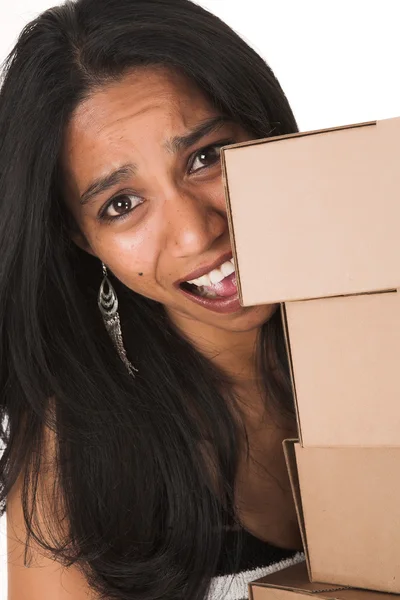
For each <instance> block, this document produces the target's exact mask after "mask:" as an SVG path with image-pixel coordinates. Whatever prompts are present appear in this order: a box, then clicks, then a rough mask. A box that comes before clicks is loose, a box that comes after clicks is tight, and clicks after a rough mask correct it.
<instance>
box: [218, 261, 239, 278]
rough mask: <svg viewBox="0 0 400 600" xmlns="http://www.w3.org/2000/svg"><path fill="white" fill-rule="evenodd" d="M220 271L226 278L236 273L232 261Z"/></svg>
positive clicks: (222, 266) (221, 267)
mask: <svg viewBox="0 0 400 600" xmlns="http://www.w3.org/2000/svg"><path fill="white" fill-rule="evenodd" d="M220 269H221V271H222V273H223V274H224V277H228V275H231V274H232V273H233V272H234V271H235V267H234V266H233V264H232V263H231V261H230V260H228V261H227V262H225V263H224V264H223V265H221V266H220Z"/></svg>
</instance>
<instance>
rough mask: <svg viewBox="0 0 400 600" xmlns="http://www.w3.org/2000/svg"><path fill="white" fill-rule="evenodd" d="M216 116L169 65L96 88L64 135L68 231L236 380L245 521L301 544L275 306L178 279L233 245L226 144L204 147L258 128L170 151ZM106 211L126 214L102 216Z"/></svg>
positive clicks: (233, 128) (271, 536) (277, 539)
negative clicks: (274, 390)
mask: <svg viewBox="0 0 400 600" xmlns="http://www.w3.org/2000/svg"><path fill="white" fill-rule="evenodd" d="M215 116H218V112H217V111H216V109H215V108H214V107H213V106H212V104H211V103H210V102H209V101H208V99H207V98H206V97H205V96H204V94H203V93H202V91H201V90H200V89H199V88H198V87H197V86H196V85H195V84H194V83H193V82H192V81H190V80H189V79H187V78H186V77H185V76H184V75H182V74H181V73H179V72H176V71H173V70H170V69H167V68H161V67H151V68H150V67H147V68H140V69H136V70H134V71H132V72H131V73H129V74H128V75H126V76H125V77H124V78H122V79H120V80H119V81H117V82H113V83H112V84H108V85H107V86H105V87H103V88H101V89H99V90H97V91H95V92H94V93H93V94H92V95H91V96H90V97H89V98H88V99H86V100H85V101H84V102H82V103H81V104H80V105H79V106H78V107H77V109H76V110H75V112H74V114H73V116H72V118H71V121H70V123H69V125H68V127H67V130H66V133H65V143H64V149H63V166H64V170H65V174H66V182H67V189H66V201H67V204H68V207H69V209H70V211H71V213H72V215H73V217H74V220H75V222H76V224H77V226H78V229H79V232H76V231H75V232H71V235H72V237H73V239H74V241H75V243H76V244H78V245H79V246H80V247H81V248H83V249H84V250H86V251H87V252H89V253H91V254H93V255H94V256H96V257H98V258H99V261H100V260H101V261H103V262H104V263H105V265H106V266H107V267H108V269H109V271H111V272H112V273H113V274H114V275H115V276H116V277H117V278H118V279H119V280H120V281H122V282H123V283H124V284H125V285H126V286H127V287H129V288H130V289H132V290H133V291H135V292H137V293H139V294H142V295H143V296H146V297H148V298H151V299H153V300H156V301H158V302H160V303H162V304H164V306H165V308H166V310H167V312H168V315H169V317H170V318H171V320H172V321H173V322H174V323H175V324H176V325H177V327H178V328H179V329H180V330H181V331H182V333H183V334H184V335H186V336H187V337H188V338H189V339H190V340H191V341H192V343H193V344H194V345H195V346H196V347H197V348H198V349H199V350H200V351H201V352H203V353H204V354H205V355H206V356H208V357H209V358H210V359H211V360H213V361H215V362H216V363H217V364H218V365H219V366H220V367H222V368H223V369H224V370H225V371H226V372H227V373H228V374H229V375H230V376H231V377H232V378H233V380H234V381H235V382H236V391H237V392H238V395H239V397H240V396H241V397H242V398H243V399H245V400H244V406H245V413H246V421H247V432H248V435H249V445H250V448H251V449H252V458H253V461H252V462H251V464H250V463H249V461H248V459H247V458H245V457H243V460H242V463H241V465H240V467H239V473H238V486H239V489H238V503H239V510H240V511H241V512H242V517H243V521H244V522H245V523H247V524H248V528H249V529H250V530H252V531H253V532H255V533H256V535H258V536H259V537H262V538H264V539H266V540H268V541H271V542H273V543H275V544H277V545H282V546H286V547H292V548H294V547H300V546H301V542H300V538H299V532H298V528H297V521H296V516H295V513H294V506H293V501H292V496H291V493H290V486H289V482H288V479H287V474H286V468H285V464H284V460H283V453H282V446H281V443H282V439H283V438H285V437H295V436H296V433H295V432H294V431H293V428H291V426H289V425H288V424H287V423H286V424H284V423H278V422H277V420H275V421H273V422H272V421H270V420H268V419H266V415H265V406H264V402H263V399H262V397H261V395H260V392H259V389H258V386H257V380H256V373H255V366H254V350H255V345H256V338H257V334H258V331H259V329H260V327H261V325H262V324H263V323H264V322H266V321H267V320H268V319H269V318H270V317H271V316H272V314H273V313H274V312H275V310H276V309H277V305H264V306H256V307H246V308H240V309H239V310H238V311H237V312H235V313H231V314H218V313H215V312H212V311H210V310H208V309H206V308H204V307H202V306H199V305H197V304H195V303H193V302H191V301H190V300H189V299H187V298H186V297H185V296H184V295H183V294H182V293H181V292H180V291H179V290H177V289H176V288H175V287H174V285H173V284H174V282H175V281H176V280H178V279H182V278H184V279H187V277H186V276H187V275H188V274H189V273H191V272H192V271H194V270H195V269H198V268H199V267H203V266H206V265H209V264H211V263H212V262H213V261H215V260H216V259H218V258H219V257H220V256H221V255H222V254H224V253H226V252H228V251H229V250H231V244H230V237H229V229H228V220H227V214H226V204H225V196H224V188H223V183H222V174H221V167H220V161H219V154H218V148H215V147H214V148H213V149H211V150H209V151H208V153H207V154H205V155H203V158H202V152H201V150H204V148H205V147H207V146H210V145H212V144H214V145H215V144H220V145H226V144H227V143H234V142H240V141H244V140H249V139H252V136H251V135H250V134H249V132H247V131H245V130H244V129H243V128H242V127H240V126H239V125H238V124H236V123H234V122H226V123H224V124H223V125H222V126H220V128H219V129H218V130H216V131H214V132H212V133H209V134H207V135H206V136H204V137H203V138H202V139H200V140H199V141H197V142H196V143H195V144H193V145H192V146H191V147H189V148H186V149H182V148H181V149H179V150H176V149H175V150H173V148H172V146H173V144H172V140H173V138H174V137H176V136H184V135H186V134H187V133H188V132H189V131H190V130H192V129H193V128H195V127H197V126H198V125H199V124H200V123H202V122H204V121H205V120H207V119H210V118H211V117H215ZM221 142H223V143H221ZM131 162H132V163H135V165H136V170H135V173H134V174H130V175H129V176H128V177H127V178H126V180H125V181H123V182H120V183H118V184H116V185H114V186H113V187H111V188H110V189H108V190H107V191H103V192H102V193H100V194H98V195H96V196H94V197H93V198H92V200H91V201H90V202H88V203H87V204H86V205H84V206H82V204H81V203H80V197H81V196H82V194H83V193H84V192H85V190H87V188H88V187H89V186H90V185H91V184H92V182H93V181H94V180H95V179H97V178H99V177H102V176H104V175H106V174H108V173H109V172H110V171H111V170H113V169H115V168H119V167H120V166H122V165H125V164H126V163H131ZM118 194H124V197H123V198H122V200H123V202H122V204H121V203H120V204H118V203H117V202H114V203H113V204H112V205H111V206H109V207H108V209H106V206H107V204H108V203H109V201H110V199H111V198H115V197H116V196H117V195H118ZM135 206H136V208H135V209H134V210H130V209H131V208H133V207H135ZM103 210H107V214H108V215H109V216H117V215H118V214H124V213H125V214H127V217H126V218H125V219H122V220H120V221H118V220H116V221H111V222H109V223H108V222H106V221H101V220H100V219H99V214H100V213H101V212H102V211H103ZM129 211H130V212H129ZM99 267H100V263H99ZM99 285H100V268H99ZM266 497H268V498H269V506H268V507H266V506H265V498H266Z"/></svg>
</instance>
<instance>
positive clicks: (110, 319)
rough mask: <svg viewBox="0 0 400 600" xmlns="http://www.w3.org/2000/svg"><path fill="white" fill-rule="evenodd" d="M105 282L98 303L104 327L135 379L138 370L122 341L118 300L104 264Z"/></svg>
mask: <svg viewBox="0 0 400 600" xmlns="http://www.w3.org/2000/svg"><path fill="white" fill-rule="evenodd" d="M101 264H102V267H103V281H102V282H101V286H100V290H99V295H98V300H97V303H98V305H99V309H100V312H101V314H102V317H103V321H104V325H105V327H106V329H107V331H108V334H109V336H110V338H111V339H112V341H113V343H114V345H115V347H116V349H117V352H118V354H119V356H120V358H121V360H122V362H123V363H124V365H125V366H126V368H127V369H128V371H129V373H130V375H133V377H135V374H134V371H136V372H138V370H137V369H136V368H135V367H134V366H133V365H132V364H131V363H130V362H129V359H128V357H127V355H126V350H125V347H124V342H123V340H122V332H121V322H120V319H119V314H118V298H117V294H116V293H115V290H114V288H113V286H112V285H111V282H110V280H109V279H108V277H107V267H106V266H105V264H104V263H103V262H102V263H101Z"/></svg>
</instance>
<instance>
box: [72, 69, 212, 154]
mask: <svg viewBox="0 0 400 600" xmlns="http://www.w3.org/2000/svg"><path fill="white" fill-rule="evenodd" d="M211 112H215V109H214V108H213V106H212V105H211V103H210V101H209V100H208V98H207V97H206V96H205V95H204V93H203V92H202V91H201V90H200V88H199V87H198V86H197V85H196V84H195V83H194V82H193V81H192V80H190V79H189V78H188V77H186V76H185V75H183V74H182V73H180V72H179V71H174V70H172V69H168V68H165V67H148V68H143V67H142V68H138V69H135V70H134V71H132V72H130V73H129V74H127V75H125V76H124V77H122V78H121V79H120V80H119V81H117V82H113V83H110V84H107V85H106V86H105V87H103V88H101V89H99V90H97V91H95V92H94V93H93V94H92V95H91V96H90V97H89V98H88V99H86V100H85V101H83V102H82V103H81V104H80V105H79V106H78V107H77V109H76V110H75V112H74V114H73V115H72V118H71V120H70V123H69V125H68V127H67V129H66V132H65V137H64V150H65V154H64V157H69V158H72V157H73V156H74V155H76V154H80V153H82V152H84V154H85V155H86V157H87V156H88V151H90V154H93V151H95V150H96V148H99V149H100V148H101V151H103V150H104V149H105V148H107V149H108V150H111V149H112V147H113V146H115V145H118V144H119V145H122V146H123V145H124V142H128V140H129V143H130V144H132V142H134V141H135V138H137V139H138V140H139V139H140V138H143V137H146V139H148V138H149V136H151V137H152V138H154V137H159V138H160V141H162V138H163V137H165V138H166V137H168V134H169V133H171V130H173V131H174V134H176V133H178V134H179V130H181V131H184V130H185V129H186V128H188V127H190V125H191V124H192V123H194V122H197V121H198V120H199V119H201V118H202V117H203V116H206V115H209V114H210V113H211ZM142 141H143V140H142ZM69 162H70V163H71V161H70V160H69ZM70 166H72V165H71V164H70Z"/></svg>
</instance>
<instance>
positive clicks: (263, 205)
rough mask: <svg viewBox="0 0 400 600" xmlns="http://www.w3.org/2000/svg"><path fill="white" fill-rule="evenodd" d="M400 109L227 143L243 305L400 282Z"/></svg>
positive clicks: (226, 169)
mask: <svg viewBox="0 0 400 600" xmlns="http://www.w3.org/2000/svg"><path fill="white" fill-rule="evenodd" d="M399 154H400V117H398V118H395V119H384V120H380V121H372V122H369V123H358V124H354V125H349V126H346V127H338V128H331V129H325V130H318V131H311V132H305V133H304V132H302V133H298V134H290V135H286V136H277V137H271V138H267V139H263V140H256V141H251V142H245V143H241V144H233V145H230V146H226V147H224V148H223V150H222V151H221V158H222V167H223V173H224V181H225V190H226V200H227V208H228V211H227V212H228V219H229V228H230V234H231V240H232V244H233V252H234V257H235V264H236V272H237V282H238V291H239V298H240V301H241V303H242V304H243V305H244V306H252V305H256V304H270V303H276V302H286V301H290V300H302V299H308V298H319V297H327V296H336V295H343V294H357V293H363V292H370V291H375V290H385V289H392V288H398V287H399V286H400V271H399V256H400V236H399V234H398V224H399V222H400V202H399V199H398V194H399V189H400V169H399V167H398V157H399Z"/></svg>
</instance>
